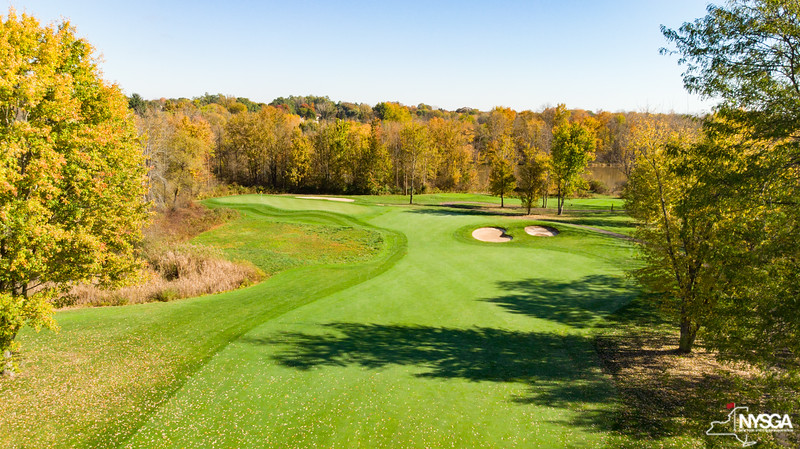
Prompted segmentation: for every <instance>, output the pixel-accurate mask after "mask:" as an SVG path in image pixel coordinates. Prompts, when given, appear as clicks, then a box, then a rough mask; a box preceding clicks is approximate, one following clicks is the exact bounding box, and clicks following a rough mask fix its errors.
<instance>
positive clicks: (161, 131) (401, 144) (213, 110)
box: [129, 94, 698, 208]
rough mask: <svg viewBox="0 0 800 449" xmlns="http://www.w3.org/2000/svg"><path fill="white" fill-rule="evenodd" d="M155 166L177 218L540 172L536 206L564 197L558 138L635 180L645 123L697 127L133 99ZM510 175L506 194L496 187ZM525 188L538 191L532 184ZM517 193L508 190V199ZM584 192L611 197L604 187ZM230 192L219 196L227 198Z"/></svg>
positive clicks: (542, 115) (319, 104)
mask: <svg viewBox="0 0 800 449" xmlns="http://www.w3.org/2000/svg"><path fill="white" fill-rule="evenodd" d="M129 105H130V107H131V109H132V110H133V111H135V113H136V124H137V128H138V130H139V132H140V133H141V135H142V138H143V139H144V140H145V154H146V156H147V157H148V160H149V179H150V185H151V191H150V194H149V195H150V198H149V199H150V200H151V201H152V202H153V204H154V205H155V206H157V207H159V208H174V207H179V206H180V205H182V204H185V203H186V202H187V201H188V200H190V199H191V198H194V197H197V196H198V195H207V194H208V193H209V192H215V193H219V192H220V191H224V190H225V188H230V189H233V190H232V191H237V189H239V190H238V191H243V190H242V189H250V190H252V191H259V192H318V193H331V194H382V193H395V194H404V195H408V194H410V193H412V192H411V191H412V189H413V193H431V192H467V191H491V192H493V193H496V194H498V195H503V194H506V193H512V194H513V193H514V192H513V190H514V186H511V185H510V184H508V182H509V181H510V182H515V183H516V181H517V180H518V179H519V181H520V182H519V183H518V184H515V185H516V187H517V189H516V190H517V193H518V194H519V193H522V192H520V190H521V189H523V188H524V187H525V185H526V182H525V179H523V178H525V176H524V174H525V173H530V170H528V171H527V172H526V170H525V167H530V166H531V164H534V165H536V164H538V166H539V167H540V168H541V171H543V172H544V173H543V176H541V179H536V180H534V181H535V186H531V188H533V189H534V190H535V193H536V195H537V196H543V197H544V198H545V200H544V201H546V197H547V194H548V192H555V191H556V190H557V187H558V186H557V183H556V182H555V178H554V177H551V176H550V175H549V173H547V172H548V170H549V163H548V160H549V158H550V157H551V153H552V146H553V142H554V132H555V131H556V130H557V128H558V127H560V126H562V125H567V124H570V125H575V126H576V127H580V129H582V130H585V132H586V133H588V135H590V139H591V147H592V150H593V151H592V153H593V157H592V158H593V159H594V160H595V161H596V162H598V163H605V164H615V166H618V167H619V169H620V170H621V171H623V172H625V173H626V174H629V172H630V168H631V167H632V166H633V159H634V154H635V152H634V151H632V150H631V149H630V145H629V140H630V137H631V133H632V130H633V129H635V128H636V127H637V123H642V122H647V121H654V120H655V121H658V122H663V123H668V124H670V126H671V127H682V128H685V127H696V126H698V125H695V124H693V123H694V122H695V120H696V119H694V118H691V117H688V116H681V115H677V114H650V113H637V112H619V113H611V112H605V111H602V112H597V113H595V112H591V111H586V110H582V109H568V108H567V107H566V106H565V105H563V104H559V105H557V106H555V107H547V108H544V109H543V110H541V111H538V112H533V111H530V110H526V111H520V112H518V111H515V110H513V109H510V108H505V107H495V108H494V109H492V110H491V111H479V110H477V109H472V108H459V109H457V110H455V111H447V110H444V109H434V108H432V107H431V106H428V105H426V104H419V105H417V106H406V105H402V104H400V103H397V102H381V103H378V104H376V105H375V106H374V107H373V106H370V105H368V104H364V103H361V104H356V103H348V102H341V101H340V102H334V101H331V100H330V99H329V98H328V97H319V96H289V97H288V98H284V97H281V98H277V99H275V100H273V101H272V102H271V103H269V104H261V103H254V102H252V101H250V100H248V99H246V98H238V97H233V96H226V95H222V94H218V95H209V94H205V95H203V96H200V97H196V98H193V99H186V98H180V99H164V98H162V99H158V100H144V99H142V98H141V96H139V95H138V94H133V95H131V96H130V98H129ZM504 169H505V170H510V171H511V172H512V176H511V178H513V179H507V180H506V182H505V183H499V185H498V182H493V180H494V179H495V178H497V176H494V177H493V174H495V175H496V174H497V173H498V172H501V171H502V170H504ZM527 184H530V182H528V183H527ZM509 187H510V189H509ZM575 187H576V188H577V189H578V190H583V191H588V190H591V191H593V192H595V193H607V190H608V189H609V188H611V189H613V188H615V187H617V186H605V185H602V184H601V183H592V185H589V184H588V183H585V182H583V183H581V182H580V181H579V182H578V184H577V185H576V186H575ZM220 189H222V190H220Z"/></svg>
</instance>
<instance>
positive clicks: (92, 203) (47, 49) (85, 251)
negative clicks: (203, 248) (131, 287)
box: [0, 10, 147, 372]
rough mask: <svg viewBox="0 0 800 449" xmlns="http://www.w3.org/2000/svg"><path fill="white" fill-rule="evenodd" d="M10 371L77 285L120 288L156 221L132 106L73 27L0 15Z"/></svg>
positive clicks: (0, 320)
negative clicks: (149, 222)
mask: <svg viewBox="0 0 800 449" xmlns="http://www.w3.org/2000/svg"><path fill="white" fill-rule="evenodd" d="M0 55H1V56H0V61H1V62H2V63H0V355H2V356H3V358H4V360H3V365H0V371H6V372H10V371H11V369H10V368H11V365H10V360H9V358H10V355H11V354H10V352H11V351H12V349H13V346H14V340H15V338H16V335H17V333H18V332H19V330H20V329H21V328H22V327H23V326H31V327H34V328H37V329H38V328H40V327H42V326H46V327H51V328H52V327H55V323H54V321H53V319H52V315H51V306H50V303H49V300H50V299H51V298H52V297H53V295H54V294H56V293H57V292H58V291H59V290H60V289H61V288H64V287H66V286H67V285H69V284H70V283H72V282H79V281H80V282H99V283H103V284H115V283H119V282H122V281H123V280H124V279H125V278H126V276H127V275H128V274H129V273H130V272H131V271H132V270H133V269H135V268H136V266H137V265H138V264H137V260H136V258H135V257H134V245H135V244H136V242H137V241H138V240H139V238H140V232H141V231H140V230H141V227H142V224H143V222H144V221H145V219H146V217H147V207H146V203H145V201H144V197H145V193H146V187H147V186H146V182H145V179H146V178H145V168H144V167H145V165H144V158H143V156H142V151H141V147H140V143H139V141H138V138H137V133H136V129H135V127H134V124H133V120H132V116H131V115H129V114H130V111H129V109H128V99H127V98H126V97H125V96H124V95H123V94H122V93H121V92H120V90H119V88H118V87H117V86H114V85H110V84H108V83H106V82H105V81H103V80H102V79H101V78H100V74H99V70H98V68H97V65H96V62H95V59H94V57H93V49H92V47H91V45H89V43H88V42H86V41H85V40H82V39H79V38H77V37H76V36H75V30H74V29H73V28H72V27H71V26H70V25H69V23H62V24H59V25H55V26H47V27H43V26H41V25H40V24H39V23H38V21H37V20H36V19H35V18H33V17H31V16H28V15H26V14H22V15H17V14H16V13H15V12H14V11H13V10H12V11H10V12H9V13H8V15H7V16H5V17H3V18H2V19H0Z"/></svg>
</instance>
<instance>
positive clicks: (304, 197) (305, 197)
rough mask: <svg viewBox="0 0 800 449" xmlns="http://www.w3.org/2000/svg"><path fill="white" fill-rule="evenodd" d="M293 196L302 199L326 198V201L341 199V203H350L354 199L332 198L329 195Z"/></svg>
mask: <svg viewBox="0 0 800 449" xmlns="http://www.w3.org/2000/svg"><path fill="white" fill-rule="evenodd" d="M295 198H300V199H302V200H328V201H341V202H343V203H352V202H353V201H355V200H351V199H350V198H333V197H330V196H296V197H295Z"/></svg>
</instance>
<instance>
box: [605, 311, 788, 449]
mask: <svg viewBox="0 0 800 449" xmlns="http://www.w3.org/2000/svg"><path fill="white" fill-rule="evenodd" d="M678 338H679V335H678V332H677V325H676V324H675V323H672V322H670V321H669V320H667V319H665V318H664V317H663V315H662V314H661V313H660V312H659V311H658V309H656V308H654V304H653V299H652V298H648V297H647V296H645V295H642V296H639V297H637V298H636V299H635V300H634V301H632V302H631V303H630V304H628V305H626V306H625V307H623V308H621V309H620V310H619V311H617V312H616V313H614V314H613V315H611V316H610V317H609V318H608V320H607V324H606V325H605V326H603V330H602V331H600V332H599V333H598V334H597V336H596V338H595V347H596V350H597V352H598V354H599V356H600V358H601V360H602V364H603V368H604V371H605V372H606V373H608V374H610V375H611V376H612V377H613V379H614V384H615V387H616V389H617V394H618V396H619V398H618V401H619V406H618V407H617V409H616V411H615V412H614V413H613V414H612V416H611V418H610V420H609V422H610V423H611V427H610V429H611V431H612V432H613V435H614V437H613V438H612V439H611V446H612V447H620V448H651V447H658V448H701V447H704V448H706V447H707V448H730V447H741V445H740V444H739V443H738V441H736V440H735V439H734V438H733V437H731V436H728V437H725V436H707V435H706V434H705V432H706V430H708V429H709V427H710V425H711V422H712V421H724V420H726V419H727V415H728V413H729V410H727V408H726V404H728V403H730V402H735V403H736V404H737V405H745V406H748V407H749V408H750V411H751V412H753V413H755V414H758V413H781V414H782V413H790V414H791V415H792V416H793V420H796V418H795V417H798V412H800V408H798V405H800V404H798V402H799V401H798V398H797V394H796V392H797V389H798V387H800V385H798V383H800V382H798V379H797V378H794V379H792V378H788V377H784V376H775V375H774V374H776V373H765V372H762V371H760V370H758V369H756V368H753V367H750V366H747V365H739V364H729V363H721V362H718V361H717V358H716V354H714V353H710V352H708V351H706V350H705V348H704V347H703V345H702V341H700V342H699V343H698V344H697V346H696V348H695V350H694V351H693V352H692V353H691V354H678V353H677V346H678ZM750 439H751V440H756V441H758V447H767V448H790V447H791V448H793V447H800V435H798V434H797V433H796V432H795V433H775V434H768V433H756V434H752V435H750Z"/></svg>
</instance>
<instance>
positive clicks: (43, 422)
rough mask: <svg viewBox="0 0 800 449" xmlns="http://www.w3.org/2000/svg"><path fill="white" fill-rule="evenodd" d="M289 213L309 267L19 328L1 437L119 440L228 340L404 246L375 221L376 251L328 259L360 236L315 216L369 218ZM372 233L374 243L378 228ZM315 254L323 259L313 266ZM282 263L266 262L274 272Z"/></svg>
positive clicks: (3, 384)
mask: <svg viewBox="0 0 800 449" xmlns="http://www.w3.org/2000/svg"><path fill="white" fill-rule="evenodd" d="M208 204H209V205H211V206H219V205H220V204H219V203H215V202H214V201H209V202H208ZM244 209H246V210H242V212H243V213H244V214H245V215H246V217H249V218H252V217H256V216H261V217H270V216H272V215H271V213H272V211H273V209H271V208H267V207H259V206H252V207H249V208H244ZM279 215H280V214H279ZM288 215H291V220H292V221H293V222H295V223H301V224H304V223H305V224H308V223H312V224H314V226H311V227H302V226H301V227H298V229H301V230H302V231H300V232H306V233H307V234H308V237H309V238H311V239H315V238H316V239H318V243H319V245H317V246H316V247H315V250H314V251H310V252H305V253H302V254H295V255H296V256H302V257H308V256H310V255H315V256H316V257H317V259H316V260H304V261H303V263H302V264H304V265H307V266H304V267H300V268H294V269H289V270H288V271H283V272H281V273H280V274H277V275H275V276H274V277H273V279H272V280H270V281H268V282H264V283H261V284H259V285H256V286H253V287H250V288H246V289H242V290H237V291H233V292H228V293H224V294H219V295H213V296H205V297H200V298H193V299H189V300H183V301H175V302H170V303H153V304H144V305H137V306H126V307H116V308H104V309H83V310H74V311H67V312H62V313H59V314H57V316H56V318H57V320H58V322H59V323H60V325H61V328H62V329H61V332H60V333H59V334H53V333H49V332H44V333H41V334H38V335H37V334H35V333H33V332H32V331H30V330H25V331H23V332H22V333H21V335H20V340H21V342H22V345H23V353H22V355H21V359H20V365H21V368H22V373H21V374H20V375H19V376H18V377H17V378H16V379H14V380H13V381H8V380H0V398H2V405H3V409H2V413H0V446H2V447H75V446H81V447H116V446H119V445H121V444H122V443H123V442H124V441H125V440H126V439H127V438H128V437H129V436H130V435H131V434H133V433H134V432H135V431H136V430H137V429H138V428H139V426H140V425H141V424H142V423H143V422H145V421H146V420H147V419H148V417H149V415H150V414H151V413H153V412H154V411H155V410H156V409H157V408H158V407H159V406H161V405H162V404H163V403H164V401H166V400H168V398H169V397H170V396H171V395H172V394H173V393H174V392H175V391H177V390H178V389H179V388H180V387H181V386H182V385H183V383H184V382H185V381H186V379H187V378H188V377H189V376H190V375H191V374H192V373H193V372H195V371H196V370H197V369H198V368H199V367H200V366H202V365H203V364H205V363H206V362H207V361H208V360H209V359H210V358H211V357H212V356H213V355H214V354H216V353H217V352H218V351H219V350H220V349H222V348H224V347H225V346H226V345H228V344H229V343H230V342H231V341H232V340H234V339H236V338H237V337H238V336H240V335H243V334H244V333H246V332H247V331H249V330H250V329H252V328H253V327H254V326H257V325H259V324H261V323H263V322H264V321H265V320H268V319H270V318H273V317H276V316H279V315H282V314H284V313H286V312H288V311H290V310H293V309H296V308H297V307H300V306H301V305H304V304H308V303H311V302H313V301H315V300H317V299H319V298H321V297H324V296H326V295H329V294H331V293H332V292H335V291H338V290H341V289H343V288H346V287H348V286H350V285H354V284H356V283H359V282H363V281H364V280H365V279H369V278H371V277H373V276H375V275H377V274H379V273H381V272H383V271H385V270H386V269H388V268H389V267H390V266H392V265H393V264H394V263H395V262H396V261H397V260H398V259H399V258H400V257H401V256H402V254H403V252H404V248H405V238H404V237H403V236H402V235H400V234H397V233H393V232H390V231H386V230H380V229H376V228H372V230H371V231H370V232H374V233H376V235H378V236H379V237H380V238H379V240H380V241H381V242H383V245H382V246H381V247H380V248H373V250H372V255H373V256H374V257H372V258H371V259H370V260H364V261H362V262H360V263H350V264H347V265H336V264H331V262H334V261H337V260H340V258H339V256H336V255H335V254H331V253H335V252H337V251H338V250H340V249H342V250H344V251H345V252H347V251H349V250H352V249H353V248H354V247H359V245H361V244H362V243H361V242H347V241H346V240H343V238H344V237H343V236H341V235H339V236H338V239H334V240H332V241H330V242H327V243H324V242H325V236H324V235H323V236H319V235H316V234H314V232H313V231H315V230H316V231H320V230H321V229H322V227H321V226H320V225H321V224H329V225H331V226H334V228H335V229H338V228H339V227H342V226H348V225H349V226H352V227H353V228H362V227H369V226H368V225H366V224H365V223H363V222H361V221H359V220H358V219H356V218H350V217H344V216H340V215H336V214H332V213H329V212H324V211H321V212H309V213H303V212H294V213H290V214H288ZM221 232H225V231H224V230H223V231H221ZM330 232H333V233H334V234H337V233H338V232H339V231H336V230H332V231H330ZM365 235H367V234H365ZM368 235H371V236H372V237H369V238H368V240H370V241H371V242H373V243H375V236H374V235H373V234H368ZM362 236H363V235H362ZM353 245H355V246H353ZM314 263H320V264H321V265H320V264H318V265H314V266H311V265H312V264H314ZM292 265H300V264H299V263H287V264H286V266H285V268H289V267H290V266H292ZM278 268H279V267H277V266H272V269H273V272H275V271H277V270H278Z"/></svg>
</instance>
